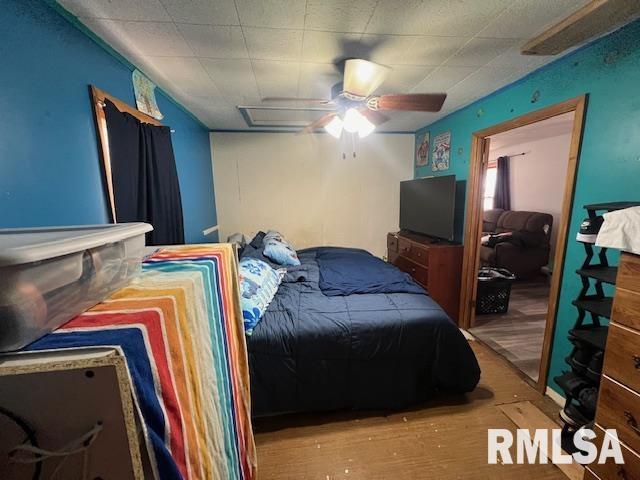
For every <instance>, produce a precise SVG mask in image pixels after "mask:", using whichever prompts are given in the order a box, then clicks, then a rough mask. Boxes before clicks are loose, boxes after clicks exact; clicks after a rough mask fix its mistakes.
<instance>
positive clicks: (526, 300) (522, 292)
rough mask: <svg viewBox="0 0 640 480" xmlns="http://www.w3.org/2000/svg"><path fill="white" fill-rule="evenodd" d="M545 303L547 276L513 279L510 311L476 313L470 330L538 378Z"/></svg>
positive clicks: (517, 365) (547, 292)
mask: <svg viewBox="0 0 640 480" xmlns="http://www.w3.org/2000/svg"><path fill="white" fill-rule="evenodd" d="M548 306H549V283H548V280H547V279H546V278H544V277H541V278H540V279H538V280H535V281H523V282H516V283H515V284H514V285H513V287H512V289H511V298H510V299H509V311H508V312H507V313H503V314H499V315H477V316H476V319H475V322H474V326H473V328H470V329H469V331H470V332H471V333H472V334H473V335H474V336H475V337H477V338H478V339H480V340H482V342H484V343H485V344H487V345H489V346H490V347H491V348H492V349H493V350H495V351H496V352H498V353H499V354H500V355H502V356H504V357H505V358H506V359H507V360H509V361H510V362H511V363H513V364H514V365H515V366H516V367H517V368H519V369H520V370H521V371H522V372H524V373H525V374H526V375H528V376H529V377H530V378H532V379H533V380H534V381H537V380H538V370H539V368H540V358H541V357H542V343H543V340H544V328H545V322H546V317H547V309H548Z"/></svg>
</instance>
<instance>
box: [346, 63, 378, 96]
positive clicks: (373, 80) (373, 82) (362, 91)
mask: <svg viewBox="0 0 640 480" xmlns="http://www.w3.org/2000/svg"><path fill="white" fill-rule="evenodd" d="M389 70H390V69H389V67H385V66H384V65H379V64H377V63H373V62H369V61H367V60H362V59H349V60H347V61H346V62H345V67H344V85H343V89H344V91H345V92H346V93H349V94H351V95H353V96H355V97H359V98H364V97H367V96H369V95H370V94H371V93H373V92H374V91H375V90H376V89H377V88H378V87H379V86H380V85H381V84H382V82H384V79H385V78H386V77H387V74H388V73H389Z"/></svg>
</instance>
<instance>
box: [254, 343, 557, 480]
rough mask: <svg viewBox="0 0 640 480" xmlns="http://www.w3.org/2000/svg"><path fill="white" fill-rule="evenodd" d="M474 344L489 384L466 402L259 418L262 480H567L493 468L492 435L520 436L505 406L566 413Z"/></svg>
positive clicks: (551, 472)
mask: <svg viewBox="0 0 640 480" xmlns="http://www.w3.org/2000/svg"><path fill="white" fill-rule="evenodd" d="M471 345H472V346H473V349H474V351H475V352H476V355H477V357H478V361H479V362H480V367H481V368H482V378H481V381H480V384H479V385H478V387H477V388H476V390H475V391H474V392H472V393H471V394H469V395H467V396H465V397H453V398H443V399H439V400H437V401H433V402H430V403H428V404H425V405H422V406H420V407H418V408H414V409H411V410H407V411H403V412H396V413H392V414H384V413H379V412H377V413H376V412H373V413H372V412H368V413H354V412H343V413H332V414H313V415H312V414H305V415H290V416H285V417H277V418H264V419H257V420H256V421H255V422H254V428H255V432H256V442H257V447H258V480H271V479H274V480H275V479H278V480H304V479H318V480H336V479H343V480H383V479H385V480H386V479H389V480H423V479H424V480H427V479H429V480H433V479H438V480H440V479H442V480H449V479H488V478H491V479H496V480H497V479H517V480H528V479H537V480H546V479H561V480H566V479H567V477H565V476H564V474H563V473H562V472H561V471H560V470H559V469H558V468H557V467H555V466H553V465H550V464H547V465H488V464H487V429H489V428H507V429H510V430H511V431H512V432H513V431H515V429H516V426H515V425H514V424H513V423H512V422H511V421H510V420H509V418H507V417H506V416H505V414H504V413H503V412H502V411H501V410H500V408H499V406H500V405H504V404H509V403H514V402H522V401H527V400H528V401H531V402H532V403H533V404H534V405H535V406H537V407H538V408H540V409H541V410H542V411H543V412H545V413H546V414H547V415H548V416H549V417H551V418H553V419H556V418H557V413H558V410H559V407H558V406H557V405H556V404H555V403H553V401H552V400H551V399H549V398H548V397H544V396H542V395H541V394H540V393H538V392H537V391H536V390H535V389H533V388H532V387H531V386H529V385H528V384H527V383H526V382H525V381H524V380H523V379H522V378H520V377H519V375H518V374H517V373H516V372H515V371H514V370H513V369H512V368H511V367H510V366H509V365H508V364H507V363H506V361H505V360H504V359H503V358H501V357H500V356H499V355H497V354H496V353H495V352H493V351H491V350H490V349H489V348H487V347H485V346H483V345H481V344H479V343H478V342H471Z"/></svg>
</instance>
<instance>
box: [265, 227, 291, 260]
mask: <svg viewBox="0 0 640 480" xmlns="http://www.w3.org/2000/svg"><path fill="white" fill-rule="evenodd" d="M263 245H264V250H263V252H262V253H263V254H264V256H265V257H267V258H268V259H270V260H272V261H274V262H276V263H277V264H279V265H283V266H286V267H297V266H298V265H300V260H299V259H298V254H297V253H296V251H295V250H294V249H293V247H292V246H291V245H290V244H289V243H287V241H286V240H285V239H284V237H283V236H282V235H281V234H279V233H278V232H274V231H269V232H268V233H267V234H266V235H265V237H264V242H263Z"/></svg>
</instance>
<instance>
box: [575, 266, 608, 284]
mask: <svg viewBox="0 0 640 480" xmlns="http://www.w3.org/2000/svg"><path fill="white" fill-rule="evenodd" d="M576 273H577V274H578V275H580V276H582V277H589V278H593V279H595V280H598V281H600V282H604V283H609V284H611V285H615V284H616V276H617V275H618V267H606V266H602V265H591V266H588V267H585V268H581V269H579V270H576Z"/></svg>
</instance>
